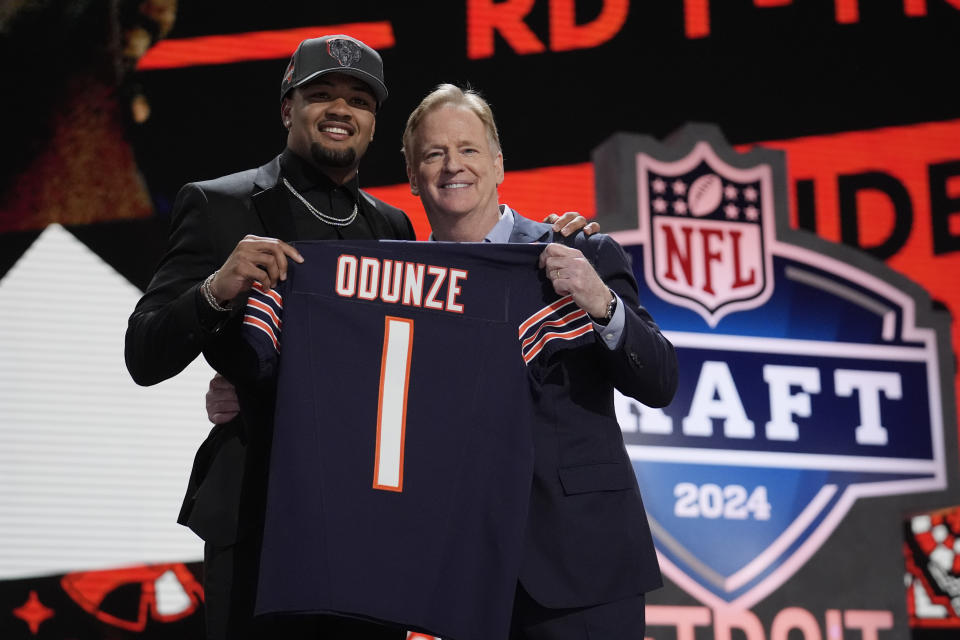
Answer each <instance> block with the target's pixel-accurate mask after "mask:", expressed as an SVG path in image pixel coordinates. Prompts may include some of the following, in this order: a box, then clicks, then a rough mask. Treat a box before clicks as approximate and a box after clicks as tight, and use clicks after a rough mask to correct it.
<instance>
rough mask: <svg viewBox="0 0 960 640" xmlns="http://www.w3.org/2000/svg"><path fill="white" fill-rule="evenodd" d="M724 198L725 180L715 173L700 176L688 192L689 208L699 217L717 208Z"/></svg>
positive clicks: (692, 213)
mask: <svg viewBox="0 0 960 640" xmlns="http://www.w3.org/2000/svg"><path fill="white" fill-rule="evenodd" d="M722 200H723V181H722V180H720V176H718V175H717V174H715V173H708V174H706V175H704V176H700V177H699V178H697V179H696V180H694V181H693V184H691V185H690V190H689V191H688V192H687V210H688V211H690V213H691V215H695V216H697V217H698V218H699V217H701V216H705V215H709V214H711V213H713V212H714V211H716V210H717V207H719V206H720V202H721V201H722Z"/></svg>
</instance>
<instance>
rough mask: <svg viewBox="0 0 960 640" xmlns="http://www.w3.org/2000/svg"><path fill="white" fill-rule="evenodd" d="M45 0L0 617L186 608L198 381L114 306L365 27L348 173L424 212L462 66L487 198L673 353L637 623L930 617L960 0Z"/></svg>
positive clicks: (801, 626) (3, 206) (872, 622)
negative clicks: (627, 292)
mask: <svg viewBox="0 0 960 640" xmlns="http://www.w3.org/2000/svg"><path fill="white" fill-rule="evenodd" d="M68 5H69V6H67V5H64V4H63V3H56V2H53V1H52V0H41V1H39V2H10V3H7V4H5V5H4V7H3V8H2V9H0V51H2V54H3V55H0V67H2V69H3V72H4V77H5V78H6V79H7V81H6V83H5V85H6V86H7V87H8V91H7V95H6V97H5V100H4V103H3V106H2V107H0V108H2V109H3V113H2V118H0V140H3V152H2V154H0V299H2V300H3V301H4V302H5V304H3V305H2V309H3V311H2V312H0V313H2V316H0V317H2V320H0V380H2V381H3V385H2V388H3V391H2V392H0V540H2V541H3V544H2V545H0V635H2V636H3V637H50V638H53V637H76V638H99V637H105V636H109V637H136V636H142V635H146V636H153V637H164V636H166V637H184V635H185V634H186V635H189V634H194V633H198V632H199V628H200V626H199V625H200V613H199V612H200V611H201V609H202V607H201V606H200V602H201V590H200V587H199V584H198V583H197V579H196V578H197V574H198V570H197V565H196V564H194V563H195V561H197V560H198V559H199V558H200V555H201V547H200V544H199V542H198V541H197V540H196V539H195V538H193V537H192V534H190V533H189V532H187V531H186V530H183V529H182V528H180V527H178V526H177V525H175V524H174V519H175V517H176V512H177V508H178V502H179V499H180V497H181V495H182V491H183V489H184V488H185V484H186V478H187V474H188V469H189V466H190V462H191V458H192V455H193V450H194V449H195V447H196V445H197V444H198V443H199V442H200V441H201V440H202V439H203V437H204V436H205V432H206V430H207V428H208V425H207V424H206V422H205V418H204V415H203V399H202V395H203V392H204V389H205V385H206V380H207V379H208V378H209V376H210V375H211V372H210V371H209V369H208V368H207V367H206V365H205V364H203V363H200V362H198V363H196V364H195V365H194V366H193V367H191V368H190V369H189V370H188V371H187V372H186V373H184V374H182V375H181V376H179V377H178V378H177V379H175V380H172V381H170V382H167V383H164V384H162V385H160V386H159V387H157V388H151V389H139V388H137V387H136V386H135V385H133V383H132V382H131V381H130V380H129V378H128V377H127V375H126V372H125V370H124V368H123V362H122V336H123V330H124V325H125V319H126V316H127V315H128V314H129V311H130V310H131V309H132V306H133V304H134V303H135V301H136V299H137V297H138V295H139V291H140V290H142V289H143V288H144V287H145V286H146V283H147V282H148V280H149V277H150V274H151V272H152V270H153V268H154V266H155V264H156V261H157V260H158V258H159V256H160V254H161V252H162V249H163V245H164V242H165V235H166V229H167V226H168V222H169V213H170V207H171V204H172V202H173V199H174V197H175V195H176V192H177V190H178V189H179V187H180V186H181V185H182V184H183V183H184V182H187V181H190V180H199V179H206V178H212V177H215V176H218V175H222V174H224V173H228V172H231V171H237V170H242V169H246V168H250V167H254V166H258V165H259V164H262V163H264V162H266V161H267V160H269V159H270V158H271V157H272V156H273V155H274V154H276V153H277V152H279V150H280V149H281V148H282V145H283V136H282V132H283V130H282V127H281V126H280V119H279V100H278V98H279V96H278V93H279V82H280V77H281V75H282V73H283V70H284V68H285V65H286V62H287V58H288V57H289V54H290V53H291V52H292V50H293V49H294V48H295V46H296V44H297V43H298V42H299V40H301V39H302V38H304V37H311V36H316V35H322V34H326V33H347V34H350V35H354V36H356V37H359V38H361V39H363V40H365V41H366V42H368V43H369V44H371V45H372V46H374V47H376V48H377V49H379V50H380V51H381V52H382V54H383V58H384V63H385V68H386V76H387V84H388V87H389V88H390V91H391V94H390V97H389V98H388V100H387V101H386V103H385V104H384V105H383V108H382V110H381V111H380V113H379V114H378V117H377V135H376V140H375V142H374V143H373V145H372V146H371V149H370V152H369V153H368V156H367V158H366V159H365V160H364V163H363V166H362V167H361V172H360V179H361V184H362V185H363V186H364V187H365V188H368V189H369V190H370V191H371V192H372V193H374V194H375V195H377V196H379V197H382V198H384V199H386V200H388V201H390V202H392V203H394V204H396V205H398V206H400V207H402V208H403V209H404V210H406V211H407V212H408V213H409V214H410V215H411V217H412V218H413V219H414V222H415V225H416V227H417V232H418V235H419V236H420V237H425V236H426V234H427V232H428V230H427V225H426V220H425V218H424V216H423V211H422V208H421V207H420V205H419V203H418V201H417V200H416V199H415V198H414V197H413V196H412V195H410V193H409V189H408V188H407V187H406V186H405V185H404V184H403V181H404V175H405V174H404V169H403V162H402V158H401V156H400V153H399V147H400V133H401V131H402V126H403V122H404V120H405V118H406V115H407V114H408V113H409V112H410V110H411V109H412V108H413V107H414V106H415V105H416V104H417V102H418V101H419V100H420V98H421V97H422V96H423V95H424V94H425V93H426V92H427V91H429V90H430V89H431V88H432V87H433V86H434V85H436V84H437V83H440V82H456V83H460V84H466V83H469V84H471V85H472V86H474V87H476V88H477V89H479V90H480V91H481V92H483V94H484V95H485V96H486V97H487V98H488V99H489V100H490V102H491V103H492V104H493V107H494V110H495V113H496V116H497V120H498V124H499V126H500V128H501V133H502V138H503V144H504V156H505V164H506V168H507V170H508V171H507V177H506V181H505V183H504V184H503V186H502V188H501V199H502V201H504V202H508V203H510V204H511V205H512V206H513V207H515V208H516V209H518V210H519V211H521V212H522V213H524V214H525V215H527V216H529V217H533V218H539V217H542V216H543V215H544V214H546V213H548V212H551V211H565V210H578V211H580V212H582V213H584V214H585V215H587V216H589V217H594V216H596V218H597V219H598V220H599V221H600V223H601V225H602V226H603V228H604V230H605V231H610V232H615V235H616V237H618V239H619V240H620V241H621V243H623V244H624V245H625V246H626V247H627V248H628V252H629V253H630V254H631V256H632V257H633V259H634V266H635V269H636V272H637V275H638V281H639V282H640V285H641V295H642V298H643V301H644V303H645V304H647V306H648V307H649V308H650V309H651V311H652V312H653V314H654V316H655V318H656V319H657V320H658V321H659V322H660V324H661V325H662V326H663V328H664V329H665V330H666V331H667V332H668V333H669V335H670V337H671V338H672V339H673V340H674V341H675V343H676V344H677V346H678V348H679V352H680V355H681V367H682V387H681V390H680V392H679V393H678V397H677V400H676V401H675V402H674V403H673V405H671V407H669V408H667V409H666V410H665V411H663V412H651V411H648V410H646V409H645V408H643V407H641V406H638V405H635V404H632V403H630V402H628V401H626V399H620V400H618V410H619V411H620V416H621V424H622V427H623V429H624V434H625V439H626V440H627V443H628V450H629V452H630V454H631V456H632V458H633V460H634V463H635V467H636V470H637V475H638V478H639V480H640V484H641V489H642V490H643V492H644V495H645V498H646V500H647V503H648V504H647V506H648V510H649V511H650V514H651V518H652V519H653V524H654V529H655V532H656V537H657V544H658V549H659V551H660V553H661V562H662V564H663V567H664V569H665V574H666V577H667V583H668V584H667V586H666V587H665V588H664V589H662V590H660V591H658V592H655V593H653V594H651V595H650V598H649V602H650V607H649V610H648V617H649V621H650V627H649V631H648V635H649V636H650V637H651V638H664V639H666V638H696V639H702V638H714V637H716V638H728V637H731V635H730V634H731V630H733V629H738V630H739V631H733V632H732V633H733V635H734V636H736V634H737V633H739V634H742V635H743V636H745V637H746V638H748V639H749V640H755V639H759V638H786V637H787V635H788V634H789V633H791V629H796V631H792V633H793V635H791V636H790V637H804V638H807V639H811V638H828V637H829V638H837V637H852V638H859V637H863V638H902V637H905V636H906V635H908V634H909V633H911V632H912V633H913V634H914V635H915V637H917V638H927V637H935V636H937V634H938V633H939V634H940V635H941V636H942V637H948V636H946V635H944V634H949V633H951V631H950V630H949V626H950V625H953V624H955V623H956V621H957V618H958V614H957V611H956V610H955V609H954V608H953V605H952V604H951V599H952V598H954V597H957V596H960V593H952V592H951V591H950V588H951V587H950V585H951V584H953V585H955V584H957V583H956V582H955V581H954V582H951V580H952V578H953V577H955V575H956V571H955V569H954V566H953V555H952V554H953V553H954V550H953V544H954V542H953V541H954V537H955V535H956V532H957V531H960V528H958V527H957V526H955V524H954V521H955V518H954V519H950V518H948V517H947V515H945V514H946V512H940V511H936V510H937V509H940V508H945V507H949V506H951V505H953V504H956V503H958V502H960V498H958V496H957V492H956V484H957V469H956V460H957V453H958V451H957V445H956V434H957V417H956V404H955V398H956V395H957V394H956V390H957V378H956V373H955V370H956V356H955V353H956V351H955V347H951V344H953V345H956V344H958V343H960V328H958V325H957V323H956V321H955V320H954V319H953V318H955V317H956V314H957V313H958V312H960V287H957V285H956V281H957V277H958V275H960V102H958V101H957V100H956V97H955V95H954V93H955V87H954V85H955V80H954V78H953V76H954V75H955V73H954V71H953V67H954V66H955V61H956V60H958V59H960V2H958V1H957V0H871V1H869V2H867V1H865V0H864V1H862V2H860V1H858V0H736V1H730V2H719V1H714V2H710V0H674V1H672V2H658V3H651V2H637V1H634V2H629V0H501V1H498V2H495V1H493V0H457V1H451V0H432V1H428V2H417V3H403V2H389V3H386V2H384V3H380V2H366V1H363V0H358V1H356V2H351V3H341V4H331V3H323V4H322V5H321V4H316V3H299V2H291V1H289V0H277V1H276V2H272V3H269V6H268V7H267V6H264V5H263V4H262V3H257V4H254V5H244V4H242V3H239V4H238V3H235V2H226V1H225V0H212V1H207V2H190V1H181V2H176V1H175V0H146V1H142V0H137V1H131V0H81V1H78V2H71V3H68ZM687 123H700V124H693V125H689V126H688V125H687ZM703 123H709V124H703ZM844 245H845V246H844ZM928 512H934V513H933V515H930V514H929V513H928ZM905 545H906V546H905ZM902 549H907V551H908V552H909V553H908V554H907V555H906V556H904V555H903V553H902ZM904 558H906V561H905V560H904ZM908 606H909V613H910V615H909V616H908ZM858 630H859V631H858ZM938 630H939V631H938ZM953 633H956V630H953ZM798 634H799V635H798ZM858 634H860V635H858Z"/></svg>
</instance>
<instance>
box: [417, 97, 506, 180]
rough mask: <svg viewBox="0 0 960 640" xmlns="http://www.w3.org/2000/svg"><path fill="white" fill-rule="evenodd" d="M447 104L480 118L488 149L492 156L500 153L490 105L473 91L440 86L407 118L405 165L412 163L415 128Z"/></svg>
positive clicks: (498, 134)
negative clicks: (484, 130)
mask: <svg viewBox="0 0 960 640" xmlns="http://www.w3.org/2000/svg"><path fill="white" fill-rule="evenodd" d="M448 104H452V105H455V106H461V107H466V108H467V109H469V110H470V111H471V112H472V113H473V114H474V115H475V116H477V117H478V118H480V122H482V123H483V128H484V129H486V131H487V139H488V140H489V142H490V149H491V150H492V151H493V153H494V154H497V153H499V152H500V133H499V132H498V131H497V123H496V122H494V120H493V110H492V109H490V104H489V103H488V102H487V101H486V100H484V99H483V97H481V96H480V94H479V93H478V92H476V91H474V90H473V89H470V88H467V89H461V88H460V87H458V86H456V85H453V84H441V85H437V88H436V89H434V90H433V91H431V92H430V93H428V94H427V96H426V97H425V98H424V99H423V100H421V101H420V104H419V105H417V108H416V109H414V110H413V113H411V114H410V117H409V118H407V126H406V128H405V129H404V130H403V148H402V149H401V152H402V153H403V157H404V158H405V159H406V161H407V163H410V162H412V161H413V136H414V133H415V132H416V130H417V127H419V126H420V123H421V122H422V121H423V119H424V118H425V117H426V115H427V114H428V113H430V112H431V111H434V110H436V109H439V108H440V107H442V106H444V105H448Z"/></svg>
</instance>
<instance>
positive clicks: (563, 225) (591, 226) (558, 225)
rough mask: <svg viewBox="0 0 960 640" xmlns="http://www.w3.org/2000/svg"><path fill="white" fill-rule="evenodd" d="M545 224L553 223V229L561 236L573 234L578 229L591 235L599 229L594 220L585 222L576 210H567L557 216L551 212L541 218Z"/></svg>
mask: <svg viewBox="0 0 960 640" xmlns="http://www.w3.org/2000/svg"><path fill="white" fill-rule="evenodd" d="M543 221H544V222H546V223H547V224H550V223H551V222H552V223H553V230H554V231H556V232H558V233H559V234H560V235H562V236H563V237H565V238H566V237H569V236H571V235H573V234H575V233H576V232H577V231H580V229H583V232H584V233H585V234H587V235H588V236H592V235H593V234H595V233H596V232H598V231H600V225H599V224H597V223H596V222H589V223H588V222H587V219H586V218H584V217H583V216H582V215H580V214H579V213H577V212H576V211H567V212H566V213H564V214H563V215H562V216H558V215H557V214H555V213H551V214H550V215H548V216H547V217H546V218H544V219H543Z"/></svg>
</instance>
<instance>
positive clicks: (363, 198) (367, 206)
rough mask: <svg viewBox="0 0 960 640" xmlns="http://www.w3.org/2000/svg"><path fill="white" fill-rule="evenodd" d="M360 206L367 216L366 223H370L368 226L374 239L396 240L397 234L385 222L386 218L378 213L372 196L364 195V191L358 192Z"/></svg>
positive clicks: (388, 223)
mask: <svg viewBox="0 0 960 640" xmlns="http://www.w3.org/2000/svg"><path fill="white" fill-rule="evenodd" d="M360 206H361V207H363V210H364V213H366V214H367V222H369V223H370V226H371V227H372V228H373V237H374V238H397V237H398V236H397V232H396V231H395V230H394V229H393V227H392V226H390V221H389V220H387V216H385V215H384V214H382V213H380V210H379V209H378V208H377V203H376V201H375V200H374V199H373V196H371V195H370V194H368V193H366V192H365V191H361V192H360Z"/></svg>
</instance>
